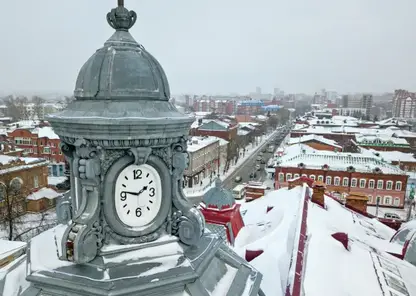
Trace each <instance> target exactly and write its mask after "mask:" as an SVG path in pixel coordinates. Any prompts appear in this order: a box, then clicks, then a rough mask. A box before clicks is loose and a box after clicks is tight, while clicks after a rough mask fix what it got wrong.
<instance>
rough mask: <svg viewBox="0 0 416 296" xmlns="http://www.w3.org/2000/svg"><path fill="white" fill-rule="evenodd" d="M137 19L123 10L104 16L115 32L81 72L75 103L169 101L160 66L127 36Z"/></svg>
mask: <svg viewBox="0 0 416 296" xmlns="http://www.w3.org/2000/svg"><path fill="white" fill-rule="evenodd" d="M136 19H137V16H136V13H135V12H134V11H129V10H127V9H126V8H124V7H122V6H119V7H117V8H115V9H113V10H112V11H111V12H110V13H109V14H108V15H107V21H108V23H109V24H110V26H111V27H113V28H114V29H116V32H115V33H114V34H113V36H111V38H110V39H108V40H107V42H106V43H105V44H104V47H102V48H100V49H98V50H97V51H96V52H95V53H94V54H93V55H92V57H91V58H89V59H88V61H87V62H86V63H85V64H84V66H83V67H82V68H81V70H80V72H79V74H78V78H77V81H76V86H75V91H74V95H75V97H76V98H77V99H127V100H131V99H133V100H162V101H165V100H166V101H168V100H169V98H170V90H169V83H168V80H167V78H166V74H165V72H164V71H163V68H162V66H161V65H160V64H159V62H158V61H157V60H156V59H155V58H154V57H153V56H152V55H151V54H150V53H149V52H147V51H146V50H145V49H144V47H143V46H142V45H140V44H138V43H137V42H136V40H134V38H133V37H132V36H131V34H130V33H129V32H128V29H130V28H131V27H132V26H133V25H134V23H135V22H136Z"/></svg>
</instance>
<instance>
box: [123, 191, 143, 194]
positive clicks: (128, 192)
mask: <svg viewBox="0 0 416 296" xmlns="http://www.w3.org/2000/svg"><path fill="white" fill-rule="evenodd" d="M123 192H124V193H127V194H131V195H139V194H140V193H141V192H130V191H123Z"/></svg>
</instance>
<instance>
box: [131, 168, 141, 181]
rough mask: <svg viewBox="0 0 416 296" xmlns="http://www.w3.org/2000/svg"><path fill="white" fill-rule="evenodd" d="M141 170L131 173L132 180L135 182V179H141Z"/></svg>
mask: <svg viewBox="0 0 416 296" xmlns="http://www.w3.org/2000/svg"><path fill="white" fill-rule="evenodd" d="M142 173H143V172H142V170H134V171H133V178H134V180H137V179H141V178H142Z"/></svg>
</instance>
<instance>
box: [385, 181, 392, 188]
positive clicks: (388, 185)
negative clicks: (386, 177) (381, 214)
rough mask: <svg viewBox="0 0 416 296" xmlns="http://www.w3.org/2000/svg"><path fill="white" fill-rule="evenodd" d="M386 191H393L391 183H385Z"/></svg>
mask: <svg viewBox="0 0 416 296" xmlns="http://www.w3.org/2000/svg"><path fill="white" fill-rule="evenodd" d="M386 189H387V190H392V189H393V181H387V182H386Z"/></svg>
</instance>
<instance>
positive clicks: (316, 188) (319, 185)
mask: <svg viewBox="0 0 416 296" xmlns="http://www.w3.org/2000/svg"><path fill="white" fill-rule="evenodd" d="M312 188H313V194H312V202H313V203H316V204H318V205H320V206H321V207H323V208H325V190H326V186H325V184H324V183H323V182H321V181H317V182H315V183H314V184H313V187H312Z"/></svg>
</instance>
